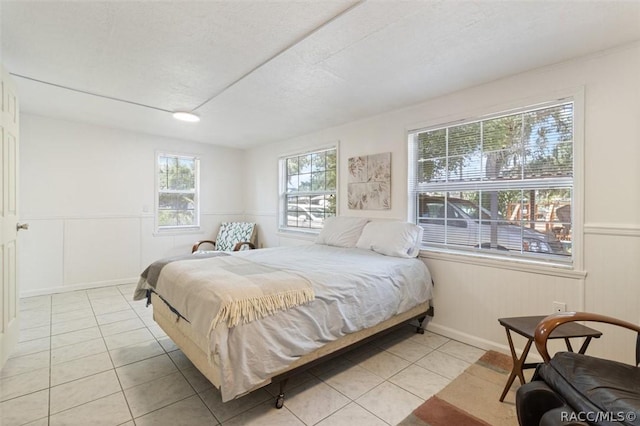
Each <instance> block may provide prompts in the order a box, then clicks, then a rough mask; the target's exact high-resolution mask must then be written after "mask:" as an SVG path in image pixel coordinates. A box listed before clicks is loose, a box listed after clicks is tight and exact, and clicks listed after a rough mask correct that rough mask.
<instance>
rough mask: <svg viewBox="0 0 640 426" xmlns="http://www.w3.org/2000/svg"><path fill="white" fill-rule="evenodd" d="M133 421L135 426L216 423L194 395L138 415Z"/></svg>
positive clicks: (205, 424) (199, 425)
mask: <svg viewBox="0 0 640 426" xmlns="http://www.w3.org/2000/svg"><path fill="white" fill-rule="evenodd" d="M135 422H136V426H176V425H189V426H211V425H217V424H218V421H217V420H216V418H215V417H214V416H213V414H211V411H209V409H208V408H207V406H206V405H205V404H204V403H203V402H202V400H201V399H200V398H198V396H196V395H194V396H191V397H189V398H187V399H183V400H182V401H178V402H176V403H174V404H171V405H169V406H167V407H164V408H161V409H159V410H157V411H154V412H152V413H149V414H146V415H144V416H142V417H138V418H136V420H135Z"/></svg>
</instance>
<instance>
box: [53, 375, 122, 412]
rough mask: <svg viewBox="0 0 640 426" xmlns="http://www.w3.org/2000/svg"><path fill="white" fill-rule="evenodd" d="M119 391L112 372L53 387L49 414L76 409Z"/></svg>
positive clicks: (116, 379) (118, 384) (115, 377)
mask: <svg viewBox="0 0 640 426" xmlns="http://www.w3.org/2000/svg"><path fill="white" fill-rule="evenodd" d="M120 390H121V389H120V382H118V376H116V372H115V371H114V370H108V371H104V372H102V373H98V374H94V375H93V376H88V377H84V378H82V379H78V380H74V381H72V382H68V383H64V384H62V385H58V386H54V387H52V388H51V399H50V403H51V414H55V413H58V412H60V411H64V410H68V409H69V408H73V407H77V406H79V405H82V404H85V403H87V402H91V401H94V400H96V399H100V398H102V397H105V396H108V395H111V394H114V393H117V392H120Z"/></svg>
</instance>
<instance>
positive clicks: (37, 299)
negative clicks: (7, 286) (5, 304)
mask: <svg viewBox="0 0 640 426" xmlns="http://www.w3.org/2000/svg"><path fill="white" fill-rule="evenodd" d="M31 309H38V310H46V309H49V310H50V309H51V296H48V295H47V296H33V297H23V298H22V299H20V312H24V311H28V310H31Z"/></svg>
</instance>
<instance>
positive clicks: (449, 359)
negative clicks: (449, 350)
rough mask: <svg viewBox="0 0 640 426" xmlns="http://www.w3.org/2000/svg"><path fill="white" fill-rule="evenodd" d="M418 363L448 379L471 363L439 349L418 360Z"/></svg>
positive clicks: (453, 377)
mask: <svg viewBox="0 0 640 426" xmlns="http://www.w3.org/2000/svg"><path fill="white" fill-rule="evenodd" d="M416 365H419V366H420V367H424V368H426V369H427V370H431V371H433V372H434V373H437V374H439V375H441V376H444V377H446V378H448V379H455V378H456V377H458V375H459V374H460V373H462V372H463V371H464V370H466V369H467V367H469V365H471V364H469V363H468V362H466V361H463V360H461V359H459V358H456V357H454V356H451V355H449V354H446V353H444V352H440V351H439V350H435V351H433V352H430V353H429V354H427V356H425V357H424V358H421V359H420V360H418V361H417V362H416Z"/></svg>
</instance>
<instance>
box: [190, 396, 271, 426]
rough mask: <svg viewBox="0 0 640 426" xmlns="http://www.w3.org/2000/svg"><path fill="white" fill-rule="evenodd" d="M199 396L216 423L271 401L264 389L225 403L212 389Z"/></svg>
mask: <svg viewBox="0 0 640 426" xmlns="http://www.w3.org/2000/svg"><path fill="white" fill-rule="evenodd" d="M200 396H201V397H202V399H203V400H204V403H205V404H206V405H207V407H209V409H210V410H211V412H213V415H214V416H216V418H217V419H218V421H220V422H223V423H224V422H226V421H227V420H229V419H231V418H232V417H235V416H237V415H238V414H241V413H242V412H244V411H247V410H248V409H250V408H253V407H256V406H258V405H260V404H262V403H263V402H265V401H273V397H272V396H271V395H270V394H269V393H268V392H266V391H265V390H264V389H258V390H256V391H253V392H251V393H249V394H248V395H245V396H243V397H240V398H238V399H232V400H231V401H227V402H222V397H221V396H220V392H219V391H218V390H217V389H213V388H212V389H209V390H207V391H206V392H203V393H202V394H201V395H200Z"/></svg>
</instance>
